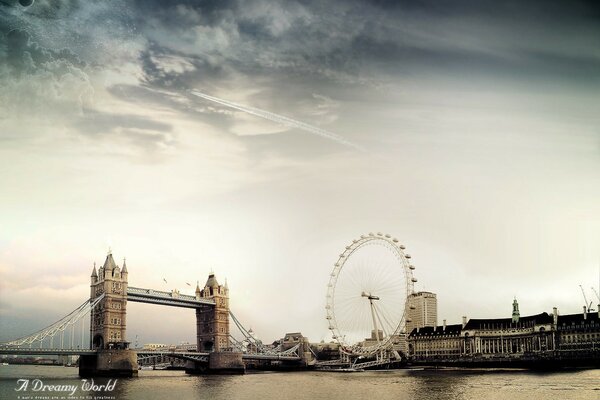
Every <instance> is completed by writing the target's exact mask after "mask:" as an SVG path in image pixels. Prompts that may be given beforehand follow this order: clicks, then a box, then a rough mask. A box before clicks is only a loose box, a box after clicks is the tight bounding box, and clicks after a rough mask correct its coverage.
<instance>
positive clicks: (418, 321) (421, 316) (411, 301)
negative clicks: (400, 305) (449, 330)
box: [406, 292, 437, 334]
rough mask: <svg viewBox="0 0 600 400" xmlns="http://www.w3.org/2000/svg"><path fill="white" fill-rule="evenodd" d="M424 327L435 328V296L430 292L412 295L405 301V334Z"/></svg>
mask: <svg viewBox="0 0 600 400" xmlns="http://www.w3.org/2000/svg"><path fill="white" fill-rule="evenodd" d="M424 326H437V296H436V294H435V293H431V292H417V293H412V294H410V295H409V296H408V298H407V299H406V334H410V332H412V330H413V329H415V328H423V327H424Z"/></svg>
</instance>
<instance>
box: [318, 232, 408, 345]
mask: <svg viewBox="0 0 600 400" xmlns="http://www.w3.org/2000/svg"><path fill="white" fill-rule="evenodd" d="M410 260H411V257H410V255H409V254H407V253H406V252H405V247H404V246H403V245H401V244H400V243H399V242H398V239H395V238H392V237H391V236H390V235H384V234H382V233H376V234H375V233H369V234H368V235H362V236H361V237H360V238H358V239H355V240H353V241H352V243H350V244H349V245H348V246H346V248H345V249H344V251H343V252H342V253H341V254H340V256H339V259H338V260H337V262H336V263H335V265H334V267H333V270H332V272H331V275H330V278H329V284H328V286H327V305H326V307H325V308H326V317H327V321H328V323H329V330H330V331H331V334H332V337H333V339H334V340H335V341H337V342H338V343H339V344H340V349H341V351H342V353H344V354H346V355H349V356H369V355H372V354H374V353H376V352H378V351H379V350H382V349H389V348H390V347H391V346H392V345H393V344H394V343H395V342H396V341H397V339H398V338H399V336H400V335H401V334H404V327H405V323H406V308H407V297H408V295H410V294H411V293H412V292H413V287H414V283H415V282H416V281H417V280H416V279H415V278H414V277H413V274H412V271H413V270H414V268H415V267H414V266H413V265H412V264H411V262H410Z"/></svg>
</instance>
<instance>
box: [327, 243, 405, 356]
mask: <svg viewBox="0 0 600 400" xmlns="http://www.w3.org/2000/svg"><path fill="white" fill-rule="evenodd" d="M370 244H380V245H383V246H384V247H386V248H387V249H388V250H390V251H391V252H392V254H393V255H394V256H395V257H396V259H397V260H398V261H399V266H400V267H401V268H402V269H403V273H404V278H405V283H404V286H405V294H406V299H405V303H404V307H403V310H402V315H401V317H400V320H399V321H398V324H397V325H396V326H395V329H394V330H393V332H391V333H390V334H389V335H388V336H387V337H384V338H383V339H384V340H381V341H379V340H378V342H377V344H375V345H371V346H362V345H360V343H356V344H349V343H346V342H345V335H343V334H342V333H343V332H341V331H340V329H339V326H338V323H337V320H336V315H335V289H336V285H337V280H338V278H339V274H340V272H341V271H342V270H343V267H344V265H345V264H346V262H347V261H348V259H349V258H350V256H351V255H352V254H353V253H354V252H356V251H357V250H359V249H360V248H362V247H364V246H366V245H370ZM405 249H406V247H405V246H403V245H402V244H400V243H399V241H398V239H396V238H393V237H392V236H391V235H389V234H385V235H384V234H383V233H381V232H378V233H377V234H375V233H369V234H368V235H361V236H360V238H359V239H354V240H352V243H351V244H350V245H348V246H346V248H345V250H344V251H343V252H342V253H341V254H340V256H339V258H338V260H337V261H336V263H335V264H334V268H333V271H332V272H331V274H330V278H329V283H328V285H327V296H326V307H325V308H326V315H327V320H328V323H329V330H330V331H331V332H332V336H333V339H334V340H335V341H336V342H337V343H339V344H340V349H341V350H342V352H343V353H345V354H347V355H363V356H364V355H371V354H373V353H375V352H377V351H378V350H380V349H382V348H384V347H386V346H389V345H390V344H391V342H392V340H393V339H394V337H395V336H398V335H399V334H400V333H401V331H402V328H403V325H404V324H405V322H406V301H408V300H407V299H408V296H409V295H410V294H411V293H413V292H414V282H416V279H414V277H413V274H412V271H413V270H414V269H415V267H414V265H412V264H411V262H410V259H411V256H410V255H409V254H408V253H405V252H404V250H405ZM363 294H364V293H363ZM376 335H379V333H376Z"/></svg>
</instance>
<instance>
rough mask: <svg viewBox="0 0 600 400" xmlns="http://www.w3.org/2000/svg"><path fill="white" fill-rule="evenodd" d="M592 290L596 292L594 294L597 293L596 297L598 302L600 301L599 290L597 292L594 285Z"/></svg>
mask: <svg viewBox="0 0 600 400" xmlns="http://www.w3.org/2000/svg"><path fill="white" fill-rule="evenodd" d="M592 292H594V294H595V295H596V298H597V299H598V303H600V296H599V295H598V292H596V289H594V287H593V286H592Z"/></svg>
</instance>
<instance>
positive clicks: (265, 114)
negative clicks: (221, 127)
mask: <svg viewBox="0 0 600 400" xmlns="http://www.w3.org/2000/svg"><path fill="white" fill-rule="evenodd" d="M191 93H192V94H193V95H194V96H198V97H201V98H203V99H206V100H210V101H212V102H215V103H218V104H221V105H224V106H226V107H229V108H234V109H236V110H239V111H243V112H245V113H247V114H251V115H255V116H257V117H260V118H264V119H267V120H269V121H273V122H276V123H278V124H280V125H285V126H288V127H290V128H298V129H302V130H303V131H306V132H310V133H314V134H315V135H319V136H321V137H324V138H327V139H330V140H333V141H335V142H338V143H340V144H343V145H345V146H348V147H352V148H354V149H356V150H360V151H364V149H363V148H362V147H360V146H358V145H356V144H354V143H352V142H350V141H348V140H346V139H344V138H343V137H341V136H339V135H337V134H335V133H333V132H329V131H326V130H324V129H321V128H317V127H316V126H312V125H309V124H307V123H304V122H301V121H296V120H295V119H292V118H288V117H284V116H283V115H279V114H274V113H272V112H269V111H265V110H261V109H258V108H254V107H249V106H244V105H241V104H238V103H234V102H232V101H229V100H224V99H220V98H218V97H214V96H209V95H207V94H205V93H202V92H200V91H198V90H192V91H191Z"/></svg>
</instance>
